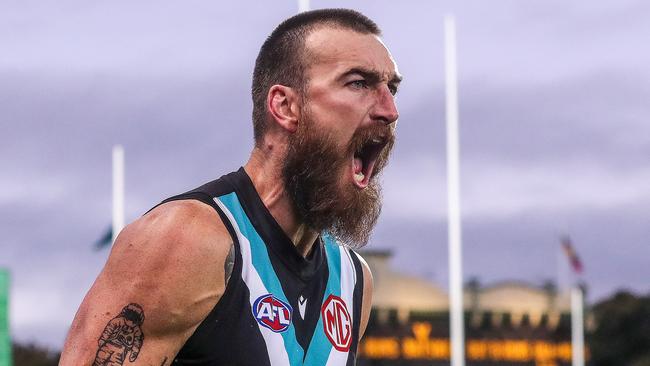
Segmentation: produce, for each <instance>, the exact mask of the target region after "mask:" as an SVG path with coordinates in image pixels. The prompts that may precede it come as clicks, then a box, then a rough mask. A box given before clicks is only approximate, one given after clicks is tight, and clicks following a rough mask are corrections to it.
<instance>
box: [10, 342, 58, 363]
mask: <svg viewBox="0 0 650 366" xmlns="http://www.w3.org/2000/svg"><path fill="white" fill-rule="evenodd" d="M13 356H14V366H56V365H58V364H59V357H60V356H61V354H60V353H58V352H53V351H50V350H49V349H47V348H43V347H41V346H37V345H35V344H33V343H30V344H19V343H14V344H13Z"/></svg>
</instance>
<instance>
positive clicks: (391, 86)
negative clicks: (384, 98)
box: [388, 84, 397, 95]
mask: <svg viewBox="0 0 650 366" xmlns="http://www.w3.org/2000/svg"><path fill="white" fill-rule="evenodd" d="M388 90H390V93H391V94H393V95H395V94H397V86H395V85H390V84H389V85H388Z"/></svg>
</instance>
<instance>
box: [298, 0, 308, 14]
mask: <svg viewBox="0 0 650 366" xmlns="http://www.w3.org/2000/svg"><path fill="white" fill-rule="evenodd" d="M306 11H309V0H298V13H304V12H306Z"/></svg>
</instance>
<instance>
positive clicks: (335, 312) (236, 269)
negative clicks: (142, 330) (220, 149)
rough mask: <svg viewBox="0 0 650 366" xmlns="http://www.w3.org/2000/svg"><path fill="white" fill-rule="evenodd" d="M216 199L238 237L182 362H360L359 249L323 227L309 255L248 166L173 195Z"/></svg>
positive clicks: (319, 365)
mask: <svg viewBox="0 0 650 366" xmlns="http://www.w3.org/2000/svg"><path fill="white" fill-rule="evenodd" d="M179 199H196V200H200V201H202V202H204V203H206V204H208V205H210V206H212V207H213V208H214V209H215V210H216V211H217V213H218V214H219V216H220V217H221V220H222V221H223V223H224V224H225V225H226V227H227V228H228V231H229V232H230V235H231V236H232V240H233V242H234V250H235V263H234V266H233V272H232V275H231V277H230V279H229V281H228V283H227V285H226V289H225V291H224V294H223V296H222V297H221V299H220V300H219V302H218V303H217V305H216V306H215V307H214V309H212V311H211V312H210V313H209V314H208V316H207V317H206V318H205V319H204V320H203V322H202V323H201V324H200V325H199V326H198V328H197V329H196V331H195V332H194V334H192V336H191V337H190V338H189V339H188V340H187V342H186V343H185V345H184V346H183V347H182V348H181V350H180V351H179V353H178V355H177V356H176V358H175V360H174V364H175V365H210V366H212V365H214V366H216V365H241V366H249V365H250V366H266V365H273V366H287V365H291V366H297V365H309V366H325V365H354V364H355V359H356V350H357V343H358V339H359V324H360V317H361V303H362V295H363V271H362V268H361V264H360V262H359V258H358V257H357V254H356V253H355V252H353V251H352V250H350V249H347V248H344V247H342V246H339V245H338V244H337V243H336V242H335V241H334V240H333V239H332V238H331V237H329V236H327V235H321V236H320V237H319V238H318V241H317V243H315V245H314V247H313V249H312V251H311V252H310V253H309V255H308V256H307V257H306V258H305V257H302V256H301V255H300V254H299V253H298V251H297V250H296V248H295V246H294V245H293V243H292V242H291V240H290V239H289V238H288V237H287V235H286V234H285V233H284V231H283V230H282V228H281V227H280V225H279V224H278V223H277V222H276V221H275V220H274V218H273V217H272V216H271V214H270V213H269V211H268V210H267V208H266V206H264V204H263V203H262V200H261V199H260V197H259V195H258V194H257V192H256V190H255V187H254V186H253V183H252V182H251V180H250V178H249V177H248V175H247V174H246V172H245V171H244V169H243V168H241V169H239V171H237V172H234V173H230V174H228V175H225V176H223V177H221V178H219V179H217V180H215V181H212V182H210V183H207V184H205V185H203V186H201V187H199V188H197V189H195V190H193V191H190V192H187V193H184V194H181V195H179V196H175V197H172V198H169V199H167V200H165V201H163V202H168V201H172V200H179Z"/></svg>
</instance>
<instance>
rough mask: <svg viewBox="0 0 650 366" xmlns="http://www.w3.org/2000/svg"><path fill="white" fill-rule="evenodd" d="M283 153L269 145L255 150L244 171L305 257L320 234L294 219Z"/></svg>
mask: <svg viewBox="0 0 650 366" xmlns="http://www.w3.org/2000/svg"><path fill="white" fill-rule="evenodd" d="M284 146H286V144H285V145H284ZM284 152H285V149H280V148H279V146H274V144H272V143H269V142H265V143H264V144H260V146H255V148H254V149H253V152H252V153H251V156H250V159H249V160H248V162H247V163H246V165H244V170H245V171H246V173H247V174H248V176H249V177H250V178H251V181H252V182H253V186H255V190H256V191H257V194H258V195H259V196H260V198H261V199H262V202H263V203H264V205H265V206H266V208H267V209H268V210H269V212H270V213H271V215H272V216H273V218H274V219H275V221H277V223H278V224H279V225H280V227H281V228H282V230H283V231H284V232H285V234H287V236H288V237H289V238H290V239H291V241H292V242H293V244H294V245H295V246H296V249H298V252H299V253H300V254H301V255H302V256H303V257H306V256H307V254H308V253H309V252H310V251H311V248H312V246H313V245H314V242H315V241H316V238H317V237H318V234H319V233H317V232H315V231H313V230H311V229H309V228H308V227H307V226H306V225H305V224H304V223H303V222H302V221H301V220H300V219H299V218H298V216H297V215H296V212H295V210H294V208H293V204H292V202H291V198H290V197H289V195H288V194H287V191H286V189H285V186H284V179H283V178H282V159H283V158H284Z"/></svg>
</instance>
